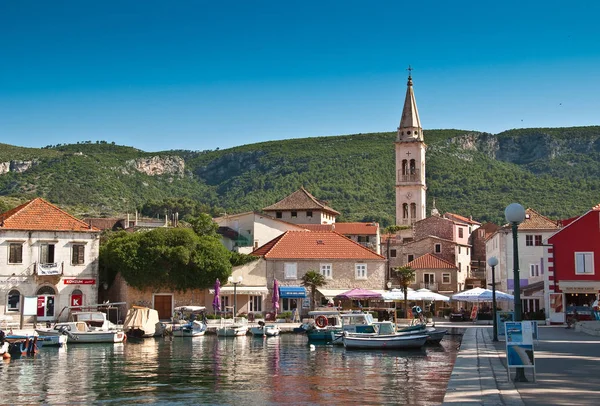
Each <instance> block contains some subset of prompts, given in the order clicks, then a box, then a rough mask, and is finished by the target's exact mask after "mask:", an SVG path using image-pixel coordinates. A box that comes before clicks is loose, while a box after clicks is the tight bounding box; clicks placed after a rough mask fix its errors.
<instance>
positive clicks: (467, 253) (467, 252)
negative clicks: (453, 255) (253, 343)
mask: <svg viewBox="0 0 600 406" xmlns="http://www.w3.org/2000/svg"><path fill="white" fill-rule="evenodd" d="M467 255H469V248H468V247H467Z"/></svg>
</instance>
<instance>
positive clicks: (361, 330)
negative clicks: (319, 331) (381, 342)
mask: <svg viewBox="0 0 600 406" xmlns="http://www.w3.org/2000/svg"><path fill="white" fill-rule="evenodd" d="M340 319H341V322H342V328H341V331H334V332H332V333H331V338H332V343H333V344H339V345H342V344H343V341H342V336H343V335H344V333H345V332H347V333H358V334H375V333H376V332H377V330H376V327H375V325H374V324H373V323H374V320H373V316H372V315H371V313H363V312H347V313H344V312H340Z"/></svg>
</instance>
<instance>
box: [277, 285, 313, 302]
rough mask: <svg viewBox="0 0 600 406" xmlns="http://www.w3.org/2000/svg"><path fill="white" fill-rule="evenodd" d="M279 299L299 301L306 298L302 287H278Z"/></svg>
mask: <svg viewBox="0 0 600 406" xmlns="http://www.w3.org/2000/svg"><path fill="white" fill-rule="evenodd" d="M279 297H280V298H282V299H300V298H305V297H306V289H304V287H303V286H280V287H279Z"/></svg>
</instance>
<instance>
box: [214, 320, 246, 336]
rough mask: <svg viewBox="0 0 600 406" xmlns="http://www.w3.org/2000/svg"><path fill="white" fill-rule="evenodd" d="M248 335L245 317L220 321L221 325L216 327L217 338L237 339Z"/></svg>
mask: <svg viewBox="0 0 600 406" xmlns="http://www.w3.org/2000/svg"><path fill="white" fill-rule="evenodd" d="M247 333H248V319H246V318H245V317H234V318H232V319H221V325H220V326H219V327H217V336H218V337H239V336H245V335H246V334H247Z"/></svg>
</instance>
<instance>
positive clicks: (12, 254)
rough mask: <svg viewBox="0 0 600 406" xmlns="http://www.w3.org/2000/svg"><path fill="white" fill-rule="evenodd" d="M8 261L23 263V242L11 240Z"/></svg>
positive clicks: (10, 262)
mask: <svg viewBox="0 0 600 406" xmlns="http://www.w3.org/2000/svg"><path fill="white" fill-rule="evenodd" d="M8 249H9V252H8V263H9V264H21V263H23V243H20V242H11V243H10V245H9V248H8Z"/></svg>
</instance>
